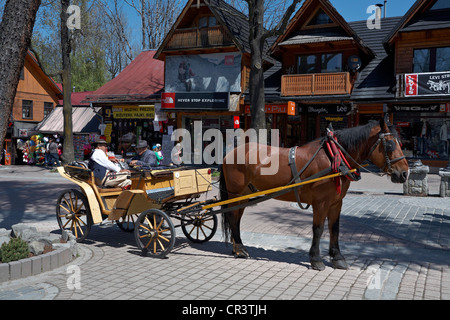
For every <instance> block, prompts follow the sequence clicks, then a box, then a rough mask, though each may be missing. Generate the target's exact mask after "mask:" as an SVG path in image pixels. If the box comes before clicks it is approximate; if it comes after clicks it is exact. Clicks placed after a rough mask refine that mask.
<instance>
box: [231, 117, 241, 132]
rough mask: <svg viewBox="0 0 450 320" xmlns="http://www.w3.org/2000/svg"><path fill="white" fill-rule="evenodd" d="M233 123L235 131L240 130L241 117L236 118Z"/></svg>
mask: <svg viewBox="0 0 450 320" xmlns="http://www.w3.org/2000/svg"><path fill="white" fill-rule="evenodd" d="M233 123H234V128H235V129H239V128H240V127H241V119H240V118H239V116H234V119H233Z"/></svg>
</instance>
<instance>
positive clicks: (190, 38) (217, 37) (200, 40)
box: [166, 26, 233, 49]
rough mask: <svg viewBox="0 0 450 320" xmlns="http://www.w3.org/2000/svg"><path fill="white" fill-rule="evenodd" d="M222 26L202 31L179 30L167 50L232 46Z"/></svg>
mask: <svg viewBox="0 0 450 320" xmlns="http://www.w3.org/2000/svg"><path fill="white" fill-rule="evenodd" d="M232 43H233V42H232V40H231V38H230V37H229V36H228V34H227V33H226V32H225V31H224V29H223V27H222V26H215V27H210V28H202V29H178V30H176V31H175V32H174V34H173V35H172V38H171V39H170V40H169V42H168V44H167V46H166V49H187V48H211V47H217V46H225V45H230V44H232Z"/></svg>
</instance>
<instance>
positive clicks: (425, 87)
mask: <svg viewBox="0 0 450 320" xmlns="http://www.w3.org/2000/svg"><path fill="white" fill-rule="evenodd" d="M436 95H438V96H440V95H450V72H429V73H413V74H405V96H406V97H417V96H436Z"/></svg>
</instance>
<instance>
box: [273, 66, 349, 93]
mask: <svg viewBox="0 0 450 320" xmlns="http://www.w3.org/2000/svg"><path fill="white" fill-rule="evenodd" d="M351 91H352V83H351V81H350V73H348V72H337V73H313V74H296V75H285V76H282V78H281V95H282V96H319V95H333V94H350V93H351Z"/></svg>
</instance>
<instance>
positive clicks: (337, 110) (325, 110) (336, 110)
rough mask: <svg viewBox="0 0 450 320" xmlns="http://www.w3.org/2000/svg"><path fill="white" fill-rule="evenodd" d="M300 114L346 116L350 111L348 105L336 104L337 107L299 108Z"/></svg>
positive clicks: (311, 106) (316, 106)
mask: <svg viewBox="0 0 450 320" xmlns="http://www.w3.org/2000/svg"><path fill="white" fill-rule="evenodd" d="M299 110H300V112H301V113H310V114H346V113H348V112H350V111H351V110H352V107H351V106H350V105H346V104H337V105H334V104H332V105H320V104H318V105H309V106H300V108H299Z"/></svg>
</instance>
